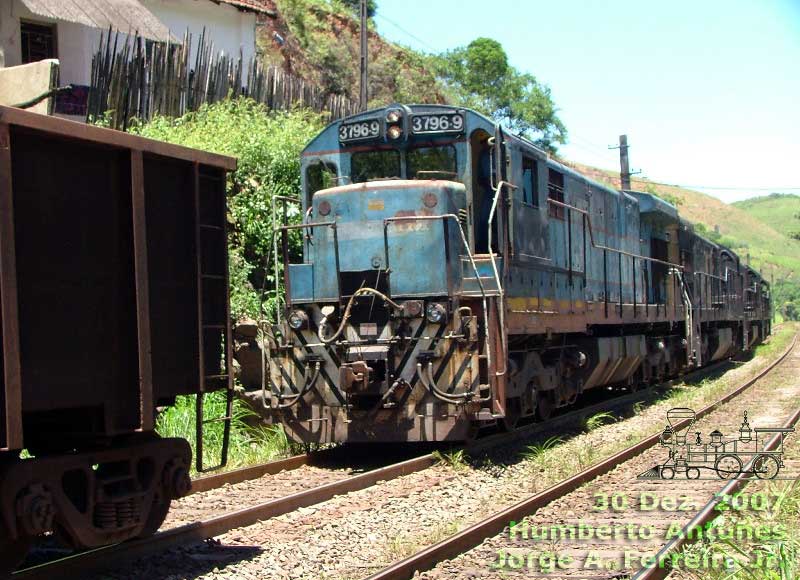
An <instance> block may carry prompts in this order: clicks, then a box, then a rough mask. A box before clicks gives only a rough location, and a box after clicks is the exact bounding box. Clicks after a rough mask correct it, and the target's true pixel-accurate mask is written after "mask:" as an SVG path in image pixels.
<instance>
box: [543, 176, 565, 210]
mask: <svg viewBox="0 0 800 580" xmlns="http://www.w3.org/2000/svg"><path fill="white" fill-rule="evenodd" d="M547 197H549V198H550V199H552V200H553V201H558V202H561V203H564V174H563V173H561V172H560V171H555V170H554V169H550V170H549V174H548V176H547ZM547 205H549V206H550V209H549V210H548V212H547V213H548V215H549V216H550V217H553V218H556V219H560V220H563V219H565V215H566V212H565V211H564V208H563V207H561V206H560V205H556V204H554V203H549V204H547Z"/></svg>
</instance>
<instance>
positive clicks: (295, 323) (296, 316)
mask: <svg viewBox="0 0 800 580" xmlns="http://www.w3.org/2000/svg"><path fill="white" fill-rule="evenodd" d="M287 322H288V323H289V326H291V327H292V328H293V329H294V330H300V329H301V328H303V327H305V326H306V325H307V324H308V314H306V313H305V312H303V311H302V310H295V311H293V312H292V313H291V314H290V315H289V318H288V319H287Z"/></svg>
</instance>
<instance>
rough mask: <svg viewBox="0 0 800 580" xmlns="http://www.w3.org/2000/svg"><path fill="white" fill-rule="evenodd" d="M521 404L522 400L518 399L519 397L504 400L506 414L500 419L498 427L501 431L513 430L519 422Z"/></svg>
mask: <svg viewBox="0 0 800 580" xmlns="http://www.w3.org/2000/svg"><path fill="white" fill-rule="evenodd" d="M521 406H522V401H520V399H519V397H514V398H513V399H508V400H507V401H506V416H505V417H503V418H502V419H501V421H500V427H501V428H502V430H503V431H513V430H514V429H516V427H517V423H519V419H520V417H521V416H522V409H521V408H520V407H521Z"/></svg>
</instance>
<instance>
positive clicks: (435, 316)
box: [425, 302, 447, 324]
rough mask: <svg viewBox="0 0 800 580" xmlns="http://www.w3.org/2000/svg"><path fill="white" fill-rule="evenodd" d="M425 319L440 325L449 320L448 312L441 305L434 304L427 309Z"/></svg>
mask: <svg viewBox="0 0 800 580" xmlns="http://www.w3.org/2000/svg"><path fill="white" fill-rule="evenodd" d="M425 318H427V319H428V322H432V323H434V324H439V323H441V322H444V321H445V319H446V318H447V310H445V307H444V306H442V305H441V304H437V303H435V302H432V303H431V304H428V307H427V308H425Z"/></svg>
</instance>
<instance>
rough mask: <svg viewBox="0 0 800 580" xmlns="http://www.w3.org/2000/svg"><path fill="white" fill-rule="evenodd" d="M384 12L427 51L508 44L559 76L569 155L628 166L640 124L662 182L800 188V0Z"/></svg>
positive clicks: (432, 3)
mask: <svg viewBox="0 0 800 580" xmlns="http://www.w3.org/2000/svg"><path fill="white" fill-rule="evenodd" d="M375 22H376V25H377V27H378V30H379V31H380V33H381V34H383V35H385V36H386V37H388V38H390V39H391V40H394V41H397V42H400V43H402V44H405V45H407V46H411V47H413V48H416V49H419V50H423V51H425V52H438V51H443V50H447V49H450V48H455V47H457V46H463V45H466V44H469V42H470V41H472V40H473V39H475V38H477V37H479V36H488V37H490V38H494V39H496V40H498V41H500V42H501V43H502V44H503V46H504V47H505V49H506V52H507V53H508V56H509V60H510V62H511V64H512V65H513V66H515V67H517V68H518V69H520V70H523V71H526V72H530V73H532V74H534V75H535V76H536V77H537V78H538V79H539V81H540V82H543V83H545V84H547V85H549V86H550V88H551V90H552V94H553V98H554V100H555V102H556V104H557V105H558V107H559V108H560V116H561V119H562V120H563V121H564V123H565V124H566V126H567V130H568V131H569V144H567V145H565V146H563V147H561V152H562V153H563V155H564V156H566V157H567V158H569V159H573V160H576V161H580V162H583V163H588V164H591V165H595V166H599V167H605V168H609V169H617V168H618V167H619V165H618V153H617V152H616V151H613V150H609V149H608V148H607V147H608V146H609V145H613V144H615V143H616V141H617V138H618V136H619V135H620V134H622V133H627V135H628V142H629V144H630V146H631V147H630V158H631V165H632V167H633V168H634V169H641V170H642V175H644V176H646V177H648V178H650V179H653V180H656V181H662V182H667V183H676V184H682V185H691V186H712V189H706V188H703V189H702V190H703V191H706V192H707V193H710V194H712V195H715V196H717V197H719V198H721V199H723V200H724V201H728V202H730V201H736V200H738V199H745V198H747V197H752V196H754V195H764V194H766V193H769V191H786V192H791V193H800V0H750V1H744V0H727V1H720V0H695V1H684V0H674V1H671V2H663V1H662V2H656V1H651V0H639V1H635V0H605V1H591V0H558V1H556V2H553V1H552V0H548V1H544V0H529V1H525V0H516V1H515V0H492V1H490V2H487V1H486V0H480V1H479V0H378V15H377V17H376V19H375ZM398 27H399V28H398ZM717 188H719V189H717ZM722 188H736V189H722ZM789 188H795V189H793V190H792V189H789ZM698 189H699V188H698Z"/></svg>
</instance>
